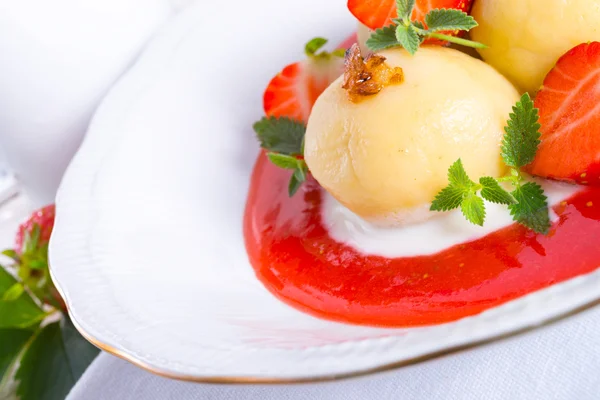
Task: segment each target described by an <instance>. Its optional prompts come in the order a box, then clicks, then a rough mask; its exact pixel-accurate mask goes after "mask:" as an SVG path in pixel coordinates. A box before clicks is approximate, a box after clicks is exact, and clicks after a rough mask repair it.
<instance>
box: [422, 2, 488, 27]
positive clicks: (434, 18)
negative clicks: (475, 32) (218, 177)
mask: <svg viewBox="0 0 600 400" xmlns="http://www.w3.org/2000/svg"><path fill="white" fill-rule="evenodd" d="M425 25H427V30H428V31H430V32H435V31H454V30H460V31H468V30H470V29H472V28H474V27H476V26H477V22H476V21H475V19H474V18H473V17H471V16H470V15H469V14H467V13H465V12H463V11H460V10H456V9H452V8H450V9H444V8H442V9H435V10H431V11H429V13H427V15H426V16H425Z"/></svg>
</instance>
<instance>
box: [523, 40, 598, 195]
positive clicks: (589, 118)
mask: <svg viewBox="0 0 600 400" xmlns="http://www.w3.org/2000/svg"><path fill="white" fill-rule="evenodd" d="M598 100H600V43H599V42H591V43H582V44H580V45H578V46H576V47H574V48H573V49H571V50H569V51H568V52H567V53H566V54H565V55H563V56H562V57H561V58H560V59H559V60H558V62H557V63H556V65H555V67H554V68H553V69H552V70H551V71H550V72H549V73H548V75H547V76H546V78H545V80H544V84H543V86H542V88H541V89H540V91H539V92H538V94H537V96H536V98H535V102H534V104H535V106H536V107H537V108H539V110H540V111H539V113H540V124H541V129H540V131H541V133H542V137H541V141H542V142H541V144H540V147H539V150H538V153H537V155H536V158H535V160H534V161H533V163H532V164H531V165H529V166H528V171H529V172H530V173H532V174H534V175H538V176H542V177H547V178H553V179H560V180H567V181H572V182H578V183H582V184H595V185H599V184H600V102H599V101H598Z"/></svg>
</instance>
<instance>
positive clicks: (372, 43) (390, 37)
mask: <svg viewBox="0 0 600 400" xmlns="http://www.w3.org/2000/svg"><path fill="white" fill-rule="evenodd" d="M366 43H367V47H368V48H369V49H370V50H371V51H379V50H385V49H389V48H391V47H396V46H398V39H396V25H390V26H386V27H383V28H380V29H376V30H375V32H373V34H372V35H371V36H370V37H369V38H368V39H367V42H366Z"/></svg>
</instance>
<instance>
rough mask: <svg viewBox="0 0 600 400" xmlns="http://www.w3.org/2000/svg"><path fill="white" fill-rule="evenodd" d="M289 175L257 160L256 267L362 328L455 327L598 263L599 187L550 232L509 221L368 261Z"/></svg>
mask: <svg viewBox="0 0 600 400" xmlns="http://www.w3.org/2000/svg"><path fill="white" fill-rule="evenodd" d="M288 181H289V172H288V171H285V170H282V169H279V168H277V167H275V166H273V165H271V164H270V163H269V162H268V161H267V159H266V157H265V156H264V155H262V154H261V155H260V156H259V158H258V161H257V163H256V165H255V168H254V172H253V176H252V181H251V186H250V193H249V196H248V203H247V207H246V214H245V218H244V234H245V239H246V247H247V251H248V256H249V258H250V262H251V263H252V265H253V267H254V269H255V271H256V275H257V276H258V278H259V279H260V280H261V281H262V283H263V284H264V285H265V286H266V287H267V288H268V289H269V290H270V291H271V292H272V293H273V294H274V295H276V296H277V297H278V298H280V299H281V300H283V301H284V302H286V303H288V304H289V305H291V306H293V307H296V308H298V309H300V310H303V311H306V312H308V313H310V314H312V315H315V316H318V317H322V318H326V319H332V320H337V321H344V322H349V323H355V324H365V325H379V326H390V327H393V326H417V325H427V324H437V323H442V322H447V321H453V320H456V319H459V318H462V317H466V316H469V315H473V314H477V313H480V312H482V311H484V310H486V309H488V308H491V307H494V306H497V305H499V304H502V303H504V302H506V301H509V300H511V299H514V298H517V297H519V296H523V295H525V294H527V293H531V292H533V291H535V290H538V289H541V288H544V287H547V286H549V285H552V284H553V283H556V282H561V281H564V280H566V279H569V278H572V277H575V276H577V275H581V274H585V273H587V272H591V271H593V270H594V269H596V268H597V267H598V266H600V245H599V241H600V188H589V189H586V190H584V191H582V192H579V193H578V194H576V195H575V196H573V197H572V198H571V199H569V200H568V201H566V202H563V203H561V204H559V205H557V206H555V207H554V211H555V212H556V214H558V216H559V220H558V221H557V222H556V223H555V224H554V226H553V227H552V229H551V232H550V234H549V235H548V236H543V235H538V234H535V233H533V232H532V231H528V230H527V229H525V228H523V227H521V226H519V225H516V224H515V225H511V226H508V227H506V228H504V229H502V230H499V231H496V232H494V233H491V234H489V235H487V236H485V237H483V238H481V239H478V240H475V241H473V242H469V243H465V244H462V245H457V246H454V247H451V248H448V249H446V250H444V251H442V252H440V253H437V254H435V255H428V256H420V257H408V258H393V259H390V258H385V257H379V256H370V255H364V254H361V253H360V252H358V251H356V250H354V249H353V248H352V247H349V246H347V245H345V244H343V243H338V242H336V241H335V240H333V239H332V238H331V237H330V236H329V235H328V232H327V230H326V228H325V227H324V226H323V225H322V223H321V217H320V208H321V189H320V188H319V186H318V184H317V183H316V182H314V181H309V182H308V184H306V185H305V186H304V187H303V188H302V189H300V191H299V192H298V193H297V194H296V196H294V197H293V198H289V197H288V194H287V185H288Z"/></svg>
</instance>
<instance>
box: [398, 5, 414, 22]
mask: <svg viewBox="0 0 600 400" xmlns="http://www.w3.org/2000/svg"><path fill="white" fill-rule="evenodd" d="M413 8H415V0H396V10H397V11H398V18H400V19H404V20H407V21H410V16H411V14H412V11H413Z"/></svg>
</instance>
